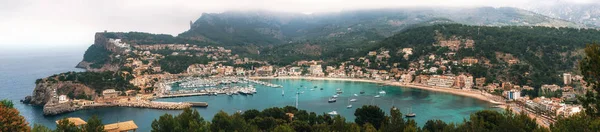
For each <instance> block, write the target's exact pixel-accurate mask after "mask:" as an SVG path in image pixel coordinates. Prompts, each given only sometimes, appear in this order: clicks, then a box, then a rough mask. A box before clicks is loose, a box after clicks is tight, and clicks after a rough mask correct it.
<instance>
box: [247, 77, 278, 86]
mask: <svg viewBox="0 0 600 132" xmlns="http://www.w3.org/2000/svg"><path fill="white" fill-rule="evenodd" d="M242 80H244V81H248V82H252V83H256V84H260V85H265V86H267V87H272V88H282V87H283V86H281V85H277V84H272V83H268V82H263V81H259V80H252V79H247V78H242Z"/></svg>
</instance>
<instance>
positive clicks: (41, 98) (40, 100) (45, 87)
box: [23, 82, 53, 106]
mask: <svg viewBox="0 0 600 132" xmlns="http://www.w3.org/2000/svg"><path fill="white" fill-rule="evenodd" d="M52 88H53V85H50V84H48V83H46V82H42V83H38V84H36V85H35V89H33V93H31V96H27V97H25V99H24V101H23V103H26V102H27V103H29V104H32V105H40V106H41V105H45V104H46V103H47V102H48V101H49V100H50V99H51V98H52Z"/></svg>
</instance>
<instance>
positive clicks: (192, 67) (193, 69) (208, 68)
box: [187, 64, 212, 74]
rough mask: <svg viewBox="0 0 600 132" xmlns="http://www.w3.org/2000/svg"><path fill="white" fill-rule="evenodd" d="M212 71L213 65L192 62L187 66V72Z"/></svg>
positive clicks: (203, 72)
mask: <svg viewBox="0 0 600 132" xmlns="http://www.w3.org/2000/svg"><path fill="white" fill-rule="evenodd" d="M211 71H212V66H209V65H204V64H192V65H190V66H188V68H187V73H189V74H209V73H211Z"/></svg>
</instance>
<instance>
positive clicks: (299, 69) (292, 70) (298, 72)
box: [289, 67, 302, 76]
mask: <svg viewBox="0 0 600 132" xmlns="http://www.w3.org/2000/svg"><path fill="white" fill-rule="evenodd" d="M289 70H290V71H289V74H290V75H292V76H300V75H301V74H302V67H291V68H290V69H289Z"/></svg>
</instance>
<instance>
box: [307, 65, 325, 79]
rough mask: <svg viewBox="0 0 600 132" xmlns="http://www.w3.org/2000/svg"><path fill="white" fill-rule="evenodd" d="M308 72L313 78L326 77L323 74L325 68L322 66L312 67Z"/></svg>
mask: <svg viewBox="0 0 600 132" xmlns="http://www.w3.org/2000/svg"><path fill="white" fill-rule="evenodd" d="M308 71H309V72H310V74H311V75H313V76H324V75H325V73H323V68H322V67H321V65H310V67H309V68H308Z"/></svg>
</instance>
